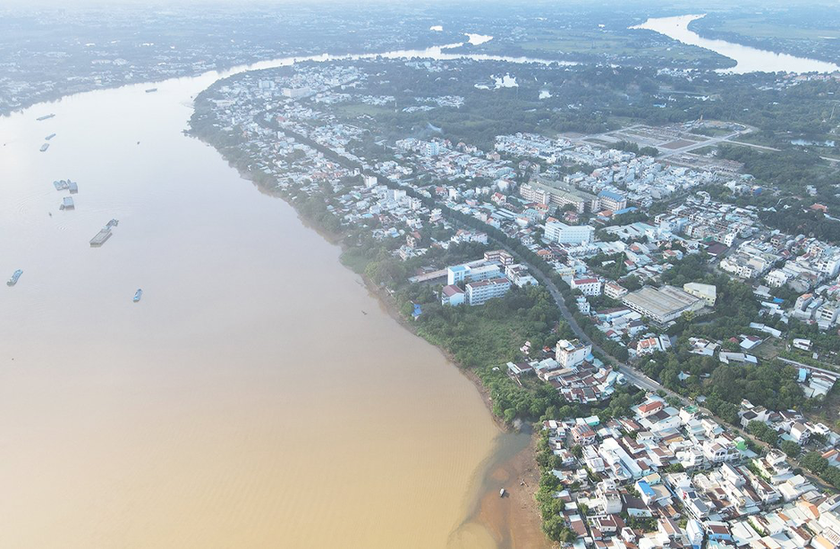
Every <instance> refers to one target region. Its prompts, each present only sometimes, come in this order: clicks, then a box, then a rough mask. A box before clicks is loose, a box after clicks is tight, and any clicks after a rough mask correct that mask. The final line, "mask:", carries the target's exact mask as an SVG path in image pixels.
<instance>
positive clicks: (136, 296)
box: [134, 290, 143, 303]
mask: <svg viewBox="0 0 840 549" xmlns="http://www.w3.org/2000/svg"><path fill="white" fill-rule="evenodd" d="M141 297H143V290H137V291H136V292H134V302H135V303H137V302H138V301H140V298H141Z"/></svg>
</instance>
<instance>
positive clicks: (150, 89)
mask: <svg viewBox="0 0 840 549" xmlns="http://www.w3.org/2000/svg"><path fill="white" fill-rule="evenodd" d="M156 91H157V88H149V89H148V90H146V93H154V92H156Z"/></svg>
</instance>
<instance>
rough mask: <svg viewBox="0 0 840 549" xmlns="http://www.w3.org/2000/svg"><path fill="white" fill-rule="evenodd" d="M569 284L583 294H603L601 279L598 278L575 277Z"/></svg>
mask: <svg viewBox="0 0 840 549" xmlns="http://www.w3.org/2000/svg"><path fill="white" fill-rule="evenodd" d="M569 286H570V287H571V288H572V289H573V290H580V291H581V292H583V295H601V281H600V280H598V279H597V278H573V279H572V281H571V283H570V284H569Z"/></svg>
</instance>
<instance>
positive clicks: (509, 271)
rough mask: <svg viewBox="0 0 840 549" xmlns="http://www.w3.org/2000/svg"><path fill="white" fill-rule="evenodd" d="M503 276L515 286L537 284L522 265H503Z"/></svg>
mask: <svg viewBox="0 0 840 549" xmlns="http://www.w3.org/2000/svg"><path fill="white" fill-rule="evenodd" d="M505 276H506V277H507V278H508V279H509V280H510V281H511V282H512V283H513V284H514V285H515V286H517V287H519V288H522V287H524V286H537V285H538V284H539V282H537V279H536V278H534V277H533V276H532V275H531V274H530V273H529V272H528V267H525V266H524V265H508V266H507V267H505Z"/></svg>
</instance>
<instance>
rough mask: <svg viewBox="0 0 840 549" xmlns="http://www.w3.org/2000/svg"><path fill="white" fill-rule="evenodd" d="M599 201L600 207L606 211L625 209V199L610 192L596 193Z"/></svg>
mask: <svg viewBox="0 0 840 549" xmlns="http://www.w3.org/2000/svg"><path fill="white" fill-rule="evenodd" d="M598 198H599V199H600V200H601V207H602V208H604V209H606V210H612V211H614V212H615V211H618V210H623V209H624V208H626V207H627V197H625V196H624V195H622V194H619V193H616V192H612V191H606V190H605V191H601V192H600V193H598Z"/></svg>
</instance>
